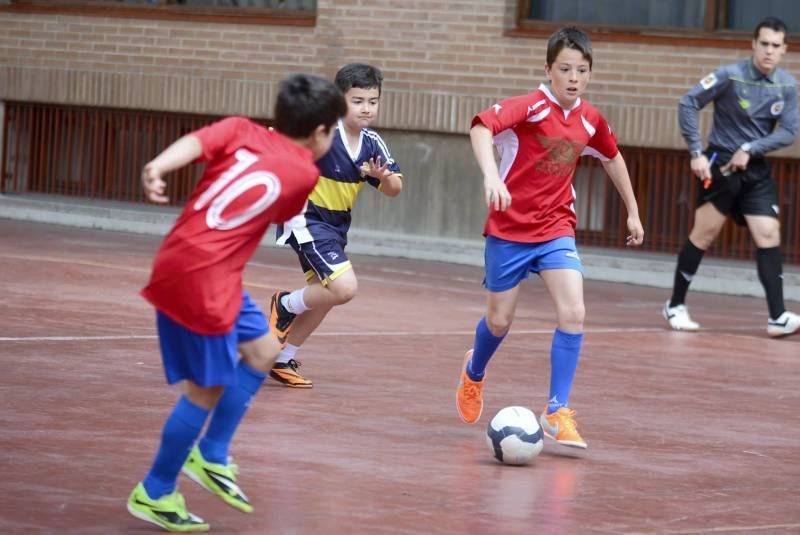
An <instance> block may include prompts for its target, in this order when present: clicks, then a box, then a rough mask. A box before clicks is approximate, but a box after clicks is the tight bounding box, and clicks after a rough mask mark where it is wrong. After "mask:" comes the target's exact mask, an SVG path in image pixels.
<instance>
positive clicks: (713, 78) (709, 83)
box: [700, 72, 717, 91]
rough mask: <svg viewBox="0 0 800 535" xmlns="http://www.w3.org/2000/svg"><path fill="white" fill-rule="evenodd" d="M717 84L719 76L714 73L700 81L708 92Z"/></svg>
mask: <svg viewBox="0 0 800 535" xmlns="http://www.w3.org/2000/svg"><path fill="white" fill-rule="evenodd" d="M716 83H717V75H716V74H714V73H713V72H712V73H711V74H709V75H708V76H706V77H705V78H703V79H702V80H700V85H701V86H703V89H705V90H706V91H708V90H709V89H711V88H712V87H713V86H714V84H716Z"/></svg>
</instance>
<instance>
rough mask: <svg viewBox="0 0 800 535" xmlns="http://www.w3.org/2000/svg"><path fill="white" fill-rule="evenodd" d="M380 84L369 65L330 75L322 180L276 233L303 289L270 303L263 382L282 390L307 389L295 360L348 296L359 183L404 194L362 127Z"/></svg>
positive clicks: (380, 146) (370, 117) (396, 171)
mask: <svg viewBox="0 0 800 535" xmlns="http://www.w3.org/2000/svg"><path fill="white" fill-rule="evenodd" d="M382 82H383V74H382V73H381V71H380V70H379V69H377V68H375V67H372V66H370V65H363V64H357V63H354V64H350V65H345V66H344V67H342V68H341V69H340V70H339V72H337V73H336V79H335V83H336V85H337V86H338V87H339V89H340V90H341V91H342V93H344V96H345V100H346V101H347V115H345V117H344V118H343V119H341V120H340V121H339V123H338V125H337V127H336V132H335V133H334V139H333V144H332V145H331V149H330V151H329V152H328V153H327V154H326V155H325V156H324V157H323V158H321V159H320V160H318V161H317V167H319V170H320V174H321V176H320V179H319V183H318V184H317V186H316V187H315V188H314V191H313V192H312V193H311V196H310V197H309V199H308V206H307V208H306V210H305V211H304V212H303V213H301V214H300V215H298V216H297V217H294V218H293V219H292V220H290V221H289V222H287V223H286V224H285V225H283V227H282V228H279V229H278V236H279V237H278V244H281V245H282V244H287V243H288V244H289V245H291V246H292V248H293V249H294V251H295V252H296V253H297V256H298V257H299V260H300V266H301V267H302V268H303V271H304V272H305V275H306V281H307V282H308V285H307V286H305V287H303V288H301V289H299V290H295V291H293V292H278V293H276V294H275V295H273V296H272V302H271V307H270V308H271V324H272V325H274V326H275V327H276V328H275V329H274V330H275V331H276V334H277V336H278V340H279V342H280V343H281V344H282V345H283V346H284V347H283V349H282V350H281V353H280V355H279V356H278V359H277V360H276V363H275V366H274V367H273V369H272V371H271V372H270V377H272V378H273V379H275V380H276V381H278V382H280V383H283V384H285V385H286V386H290V387H295V388H311V386H312V383H311V381H310V380H308V379H307V378H306V377H304V376H303V374H302V373H301V372H300V370H299V362H297V361H296V360H295V359H294V356H295V354H296V353H297V350H298V349H299V347H300V346H301V345H302V344H303V342H305V340H306V338H308V336H309V335H310V334H311V333H312V332H314V330H315V329H316V328H317V327H318V326H319V324H320V323H321V322H322V320H323V319H324V318H325V316H326V315H327V314H328V312H329V311H330V310H331V309H332V308H333V307H334V306H336V305H341V304H343V303H346V302H348V301H350V300H351V299H352V298H353V297H354V296H355V293H356V289H357V287H358V285H357V281H356V276H355V273H354V272H353V266H352V265H351V263H350V260H349V259H348V258H347V254H346V253H345V251H344V248H345V245H347V231H348V230H349V228H350V221H351V215H350V211H351V210H352V208H353V204H355V201H356V197H358V194H359V192H360V191H361V189H362V188H363V187H364V184H369V185H370V186H372V187H374V188H376V189H377V190H378V191H380V192H381V193H383V194H384V195H386V196H388V197H395V196H397V195H398V194H399V193H400V191H401V190H402V187H403V183H402V174H401V173H400V168H399V167H398V166H397V164H396V163H395V161H394V160H393V159H392V156H391V154H390V153H389V149H388V147H387V146H386V143H384V141H383V139H381V137H380V136H379V135H378V133H377V132H375V131H373V130H370V129H369V128H368V126H369V125H370V124H371V123H372V122H373V121H374V120H375V118H376V117H377V115H378V107H379V103H380V96H381V83H382ZM295 315H296V316H297V317H296V318H295ZM289 329H291V333H289Z"/></svg>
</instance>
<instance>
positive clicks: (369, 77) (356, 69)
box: [335, 63, 383, 95]
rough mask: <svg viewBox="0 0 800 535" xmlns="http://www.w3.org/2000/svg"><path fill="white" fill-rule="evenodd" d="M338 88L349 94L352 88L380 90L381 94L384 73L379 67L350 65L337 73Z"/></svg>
mask: <svg viewBox="0 0 800 535" xmlns="http://www.w3.org/2000/svg"><path fill="white" fill-rule="evenodd" d="M335 82H336V87H338V88H339V91H341V92H342V93H347V91H348V90H349V89H350V88H353V87H357V88H359V89H372V88H373V87H377V88H378V94H379V95H380V94H381V84H382V83H383V73H382V72H381V70H380V69H379V68H377V67H373V66H372V65H365V64H363V63H350V64H348V65H345V66H344V67H342V68H341V69H339V72H337V73H336V79H335Z"/></svg>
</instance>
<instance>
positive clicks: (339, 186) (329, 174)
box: [278, 120, 400, 243]
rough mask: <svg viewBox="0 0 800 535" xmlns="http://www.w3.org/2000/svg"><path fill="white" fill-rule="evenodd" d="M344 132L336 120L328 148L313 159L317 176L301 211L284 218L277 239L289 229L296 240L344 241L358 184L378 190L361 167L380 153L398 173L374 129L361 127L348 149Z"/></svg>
mask: <svg viewBox="0 0 800 535" xmlns="http://www.w3.org/2000/svg"><path fill="white" fill-rule="evenodd" d="M346 135H347V134H346V133H345V131H344V125H343V124H342V121H341V120H340V121H339V123H338V124H337V125H336V132H334V136H333V143H332V144H331V149H330V150H329V151H328V153H327V154H326V155H325V156H323V157H322V158H320V159H319V160H317V162H316V163H317V167H319V170H320V178H319V182H318V183H317V186H316V187H315V188H314V191H312V192H311V195H310V196H309V198H308V206H307V207H306V210H305V212H304V213H302V214H300V215H298V216H297V217H294V218H293V219H292V220H291V221H289V222H287V223H286V224H285V225H284V226H283V229H280V228H279V229H278V232H279V236H280V238H279V240H278V243H285V241H286V239H288V237H289V234H290V233H291V234H294V236H295V238H296V239H297V241H298V242H299V243H306V242H309V241H312V240H319V239H329V238H339V239H344V242H345V243H346V242H347V231H348V230H349V228H350V221H351V215H350V211H351V210H352V208H353V205H354V204H355V202H356V198H357V197H358V194H359V192H360V191H361V188H363V187H364V184H365V183H366V184H370V185H371V186H373V187H374V188H376V189H378V190H380V181H379V180H378V179H376V178H372V177H371V176H368V175H367V174H366V173H364V171H363V170H362V167H364V166H365V165H366V164H367V162H368V161H369V160H370V159H371V158H378V157H380V161H381V163H383V162H386V161H389V170H390V171H391V172H392V173H396V174H400V167H399V166H398V165H397V163H396V162H395V161H394V159H393V158H392V155H391V154H390V153H389V148H388V147H387V146H386V143H385V142H384V141H383V139H382V138H381V136H379V135H378V133H377V132H375V131H374V130H370V129H369V128H364V129H363V130H361V134H360V137H359V143H358V147H357V148H356V150H355V151H354V152H352V153H351V152H350V149H349V147H348V145H347V138H346ZM331 233H333V235H331ZM281 234H282V235H281ZM337 235H338V236H337Z"/></svg>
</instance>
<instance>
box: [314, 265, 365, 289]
mask: <svg viewBox="0 0 800 535" xmlns="http://www.w3.org/2000/svg"><path fill="white" fill-rule="evenodd" d="M351 269H353V264H351V263H350V261H349V260H348V261H347V262H344V263H342V265H341V267H340V268H339V269H337V270H336V271H334V272H333V273H331V274H330V276H329V277H326V278H324V279H322V280H321V281H319V282H320V283H321V284H322V285H323V286H327V285H328V283H329V282H330V281H332V280H336V279H338V278H339V277H341V276H342V274H343V273H345V272H346V271H349V270H351ZM316 277H317V273H316V272H315V271H314V270H313V269H309V270H308V271H306V282H308V281H310V280H311V279H315V278H316Z"/></svg>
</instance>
